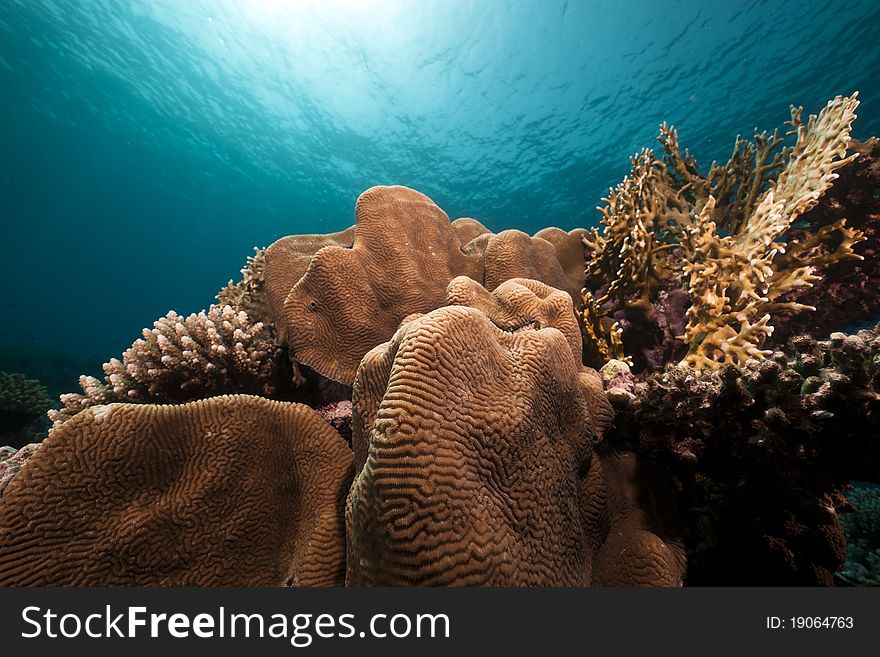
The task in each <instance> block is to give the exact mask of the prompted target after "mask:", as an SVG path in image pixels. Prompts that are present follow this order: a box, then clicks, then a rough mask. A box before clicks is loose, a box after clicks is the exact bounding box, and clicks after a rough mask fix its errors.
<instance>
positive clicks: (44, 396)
mask: <svg viewBox="0 0 880 657" xmlns="http://www.w3.org/2000/svg"><path fill="white" fill-rule="evenodd" d="M51 406H52V401H51V400H50V399H49V395H48V392H47V391H46V388H45V387H43V385H42V384H41V383H40V382H39V381H36V380H34V379H28V378H26V377H25V376H23V375H21V374H10V373H7V372H0V444H11V445H12V446H14V447H21V446H23V445H24V444H26V443H28V442H30V441H31V440H33V438H34V436H35V435H36V434H37V433H39V430H38V429H34V430H30V427H32V426H33V425H34V424H35V423H36V422H38V421H39V419H40V418H42V417H43V416H45V414H46V412H47V411H48V410H49V409H50V408H51Z"/></svg>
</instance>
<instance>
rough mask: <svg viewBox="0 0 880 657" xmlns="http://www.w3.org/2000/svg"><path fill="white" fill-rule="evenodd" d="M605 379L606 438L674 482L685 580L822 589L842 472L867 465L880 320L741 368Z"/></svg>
mask: <svg viewBox="0 0 880 657" xmlns="http://www.w3.org/2000/svg"><path fill="white" fill-rule="evenodd" d="M620 369H621V368H620V366H619V364H618V365H617V366H616V369H615V370H614V371H611V370H608V371H606V370H605V369H603V374H607V375H608V377H607V378H608V380H609V386H613V387H615V388H616V390H613V391H612V390H609V396H610V397H611V398H612V402H613V403H614V404H615V407H616V408H617V409H618V413H617V416H616V419H615V423H614V427H613V428H612V429H611V430H610V431H609V433H608V435H607V441H608V442H609V444H611V445H612V446H613V447H614V448H615V449H618V450H633V451H634V452H636V453H637V454H638V455H639V456H640V457H641V458H642V460H643V461H644V462H647V463H650V464H651V465H652V467H653V470H654V472H656V473H659V474H660V475H661V476H662V477H663V478H664V479H665V480H666V482H667V484H668V485H670V486H672V487H673V489H675V490H676V491H677V495H676V496H677V499H678V503H677V505H678V507H679V514H680V517H681V518H682V522H683V525H684V531H683V538H684V542H685V546H686V549H687V555H688V569H687V584H688V585H715V586H717V585H762V586H766V585H812V586H815V585H824V586H830V585H833V573H834V572H835V571H836V570H838V569H840V568H841V567H842V566H843V563H844V559H845V556H846V539H845V537H844V533H843V530H842V528H841V523H840V520H839V516H838V514H839V513H843V512H845V511H848V510H851V507H850V506H849V504H848V503H847V502H846V500H845V499H844V495H843V493H844V492H845V491H846V490H847V489H848V487H849V486H850V482H851V481H852V480H861V481H877V478H878V473H880V454H878V451H877V449H876V446H877V441H878V440H880V327H876V328H874V329H871V330H867V331H861V332H859V333H858V334H856V335H850V336H846V335H843V334H833V335H832V336H831V337H830V338H829V339H828V340H826V341H821V342H817V341H815V340H813V339H812V338H809V337H804V336H801V337H798V338H795V339H793V340H792V341H791V345H790V346H789V347H788V348H787V349H786V352H785V353H782V352H776V353H774V354H772V355H771V356H770V357H768V358H767V359H764V360H761V361H749V362H748V363H747V364H746V366H745V367H744V368H742V369H739V368H735V367H733V366H728V367H726V368H724V369H722V370H721V371H702V372H695V371H692V370H688V369H685V368H681V367H674V366H670V367H669V368H667V370H666V371H665V372H663V373H655V374H652V375H650V376H648V377H647V378H646V380H645V381H644V382H641V383H635V384H634V383H633V382H632V380H630V381H629V384H626V383H621V376H619V370H620Z"/></svg>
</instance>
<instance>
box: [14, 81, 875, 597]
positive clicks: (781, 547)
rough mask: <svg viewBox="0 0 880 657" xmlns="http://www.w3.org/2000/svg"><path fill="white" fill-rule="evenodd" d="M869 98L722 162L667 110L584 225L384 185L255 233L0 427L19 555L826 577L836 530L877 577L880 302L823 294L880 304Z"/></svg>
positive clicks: (469, 571) (407, 570)
mask: <svg viewBox="0 0 880 657" xmlns="http://www.w3.org/2000/svg"><path fill="white" fill-rule="evenodd" d="M856 105H857V102H856V98H855V96H852V97H849V98H844V97H838V98H835V99H834V100H832V101H831V102H829V103H828V105H827V106H826V107H825V109H823V110H822V112H820V113H819V114H818V115H817V116H811V117H810V118H809V120H808V121H807V122H806V123H805V122H804V121H802V119H801V111H800V110H799V109H794V108H793V109H792V115H791V117H792V118H791V121H790V122H789V126H790V128H791V130H790V131H789V132H787V133H785V134H781V133H780V132H779V131H775V132H774V133H773V134H767V133H757V131H756V134H755V137H754V141H747V140H744V139H741V138H737V140H736V143H735V145H734V149H733V154H732V155H731V158H730V160H729V161H728V162H727V163H724V164H721V165H719V164H717V163H713V164H712V166H711V167H710V168H709V171H708V173H707V174H706V175H703V174H701V173H700V171H699V168H698V166H697V163H696V161H695V160H694V158H693V157H692V156H691V155H690V153H688V152H687V151H684V152H682V151H681V149H680V147H679V145H678V135H677V133H676V131H675V130H674V129H673V128H671V127H669V126H667V125H665V124H664V125H663V126H661V135H660V142H661V144H662V146H663V150H664V153H665V155H663V156H662V159H661V158H660V157H657V156H655V155H654V153H652V152H651V151H649V150H644V151H642V152H640V153H639V154H638V155H636V156H635V157H633V158H632V165H633V172H632V174H631V175H630V176H627V177H626V178H625V179H624V180H623V181H622V182H621V183H620V185H618V186H617V187H616V188H615V189H613V190H611V192H610V194H609V196H608V198H607V199H605V206H604V207H603V208H600V210H601V214H602V219H601V221H602V226H601V228H600V229H594V230H592V231H584V230H574V231H571V232H565V231H562V230H560V229H558V228H546V229H544V230H541V231H539V232H538V233H536V234H535V235H533V236H529V235H527V234H526V233H523V232H521V231H516V230H506V231H502V232H499V233H497V234H496V233H493V232H491V231H489V230H488V229H487V228H486V227H485V226H483V225H482V224H481V223H480V222H478V221H476V220H474V219H471V218H460V219H457V220H455V221H452V222H450V220H449V218H448V216H447V215H446V214H445V213H444V212H443V211H442V210H441V209H440V208H439V207H437V206H436V205H435V204H434V203H433V202H432V201H431V199H429V198H428V197H427V196H424V195H422V194H420V193H418V192H416V191H414V190H411V189H408V188H405V187H374V188H371V189H369V190H367V191H366V192H364V193H363V194H362V195H361V196H360V197H359V199H358V201H357V204H356V207H355V222H356V223H355V225H354V226H352V227H350V228H349V229H347V230H345V231H342V232H339V233H334V234H329V235H299V236H296V235H294V236H289V237H285V238H282V239H280V240H278V241H277V242H275V243H274V244H273V245H271V246H270V247H268V248H267V249H265V250H261V249H256V250H255V254H254V255H253V256H251V257H250V258H248V262H247V264H246V266H245V267H244V268H243V269H242V278H241V280H240V281H238V282H237V283H233V282H232V281H230V282H229V283H228V284H227V285H226V287H224V288H223V289H222V290H220V292H219V293H218V294H217V299H218V302H219V304H220V305H215V306H211V307H209V308H208V309H207V310H205V311H202V312H200V313H198V314H193V315H190V316H188V317H181V316H178V315H177V314H176V313H174V312H170V313H168V315H166V316H165V317H163V318H160V319H159V320H157V321H156V322H155V323H154V327H153V328H152V329H146V330H144V334H143V338H142V339H139V340H137V341H136V342H135V343H134V344H133V345H132V346H131V348H130V349H128V350H127V351H126V352H125V353H124V354H123V355H122V357H121V358H120V359H112V360H110V361H109V362H108V363H106V364H105V365H104V367H103V370H104V376H103V378H101V379H99V378H96V377H89V376H83V377H81V379H80V382H81V386H82V388H83V393H82V394H68V395H63V396H62V398H61V401H62V403H63V407H62V408H61V409H60V410H51V411H49V417H50V418H51V419H52V421H53V429H52V431H51V433H50V435H49V437H48V438H47V439H46V441H45V442H44V443H43V444H42V445H36V444H33V445H27V446H26V447H23V448H22V449H20V450H18V451H15V450H14V449H11V448H2V449H0V584H37V583H41V584H100V585H108V584H150V585H158V584H162V585H167V584H171V585H181V584H184V585H185V584H224V585H281V584H288V585H310V584H318V585H338V584H342V583H343V582H345V583H348V584H351V585H361V584H382V585H388V584H393V585H401V584H445V585H468V584H490V585H544V586H547V585H588V584H593V585H597V584H598V585H634V584H635V585H657V586H660V585H662V586H676V585H681V584H683V583H687V584H691V585H694V584H695V585H700V584H713V585H718V584H737V585H741V584H760V585H767V584H789V585H791V584H813V585H815V584H821V585H831V584H833V583H834V578H835V572H836V571H838V570H840V569H841V568H842V567H844V563H845V560H846V557H847V551H846V535H845V533H844V528H846V529H847V531H848V532H849V535H850V538H851V546H850V550H849V555H848V556H849V562H848V564H847V566H846V568H845V569H844V570H843V571H842V573H841V574H840V575H839V576H838V581H839V582H841V583H847V584H865V583H872V582H873V580H872V571H871V569H872V568H875V567H876V564H875V562H876V540H875V539H876V529H874V525H875V524H876V523H875V519H876V518H875V516H876V514H875V513H873V511H872V509H873V506H872V504H873V502H872V501H871V500H872V498H870V497H869V496H868V497H866V498H865V499H862V498H858V499H857V498H856V496H855V495H856V494H855V493H852V492H851V493H850V494H849V498H850V499H848V497H847V496H846V495H845V493H846V492H847V491H848V490H849V489H850V488H851V484H850V482H851V481H852V480H862V481H876V479H877V473H878V472H880V453H878V451H877V444H878V438H880V432H878V427H880V327H875V328H873V329H870V330H866V331H862V332H859V333H858V334H856V335H845V334H843V333H832V334H831V336H830V338H829V339H827V340H824V341H816V340H815V339H813V338H811V337H808V336H806V335H803V334H804V333H812V334H814V335H816V333H815V331H814V330H813V329H812V328H811V327H810V326H809V323H808V322H807V320H806V319H805V317H806V316H807V314H806V313H803V312H801V311H803V310H806V309H808V308H816V310H815V312H814V313H813V314H812V317H814V318H815V320H816V324H817V326H820V327H823V328H825V327H827V328H829V329H831V330H839V329H842V328H843V327H846V326H849V325H852V324H854V323H856V322H859V321H864V320H865V319H866V317H868V316H870V315H871V314H874V313H877V314H880V283H878V281H880V270H878V267H880V260H878V258H877V257H876V254H877V251H878V248H880V247H878V241H877V240H878V230H877V226H878V223H877V218H878V216H880V205H878V196H877V183H878V181H880V166H878V163H880V152H878V149H877V144H876V142H874V141H872V142H869V143H866V144H857V143H853V142H851V141H850V139H849V131H850V127H851V124H852V121H853V119H854V118H855V109H856ZM847 149H849V150H851V151H854V152H855V154H853V155H849V156H847ZM856 154H857V157H856ZM585 247H586V270H585V273H586V279H584V263H585V261H584V248H585ZM875 321H876V320H875ZM674 362H678V363H679V364H678V365H673V364H672V363H674ZM588 366H595V367H596V368H600V367H601V370H600V371H599V372H597V371H596V370H594V369H592V367H588ZM664 368H665V369H664ZM4 377H5V378H4ZM11 381H12V379H11V378H9V377H8V375H0V393H2V394H6V393H5V389H6V388H5V387H8V385H7V384H9V383H10V382H11ZM15 383H16V384H17V385H18V384H23V383H26V382H24V380H23V379H21V377H19V379H17V380H16V381H15ZM30 383H33V382H30ZM10 385H11V384H10ZM27 387H28V386H27V385H24V388H27ZM29 390H30V392H28V393H27V394H25V393H22V392H20V393H16V394H18V395H19V396H18V397H14V399H16V400H19V401H20V400H24V399H30V396H29V395H30V393H34V395H33V397H34V399H36V398H37V397H39V395H38V394H36V393H37V392H39V390H37V389H36V388H34V387H33V386H31V388H30V389H29ZM230 393H236V394H232V395H231V396H230ZM239 393H244V394H239ZM41 394H42V396H43V397H44V398H45V391H42V393H41ZM218 395H220V396H218ZM266 397H269V398H272V399H274V400H275V401H270V400H269V399H266ZM0 399H3V397H0ZM10 399H13V397H10ZM195 400H200V401H195ZM279 400H280V401H279ZM19 401H15V402H9V404H8V405H10V406H16V404H17V405H18V406H17V407H20V408H24V407H26V406H27V407H28V408H30V410H31V411H33V409H35V408H38V407H39V409H40V410H39V412H40V413H42V412H43V411H45V410H46V407H47V406H48V400H47V399H43V401H41V402H39V403H36V402H34V404H32V405H30V406H29V405H28V404H27V403H24V402H21V403H19ZM293 401H296V402H305V403H306V404H308V406H306V405H304V404H302V403H291V402H293ZM41 404H42V405H41ZM166 404H170V405H166ZM30 440H32V438H28V439H27V440H24V439H23V440H22V443H23V442H29V441H30ZM346 443H347V444H346ZM866 495H867V494H866ZM854 505H855V506H858V507H861V508H862V510H861V511H860V512H859V513H858V514H853V513H848V512H849V511H852V510H853V509H854V508H855V506H854ZM872 523H874V524H872ZM871 532H873V534H871ZM872 537H873V538H872ZM872 541H873V542H872Z"/></svg>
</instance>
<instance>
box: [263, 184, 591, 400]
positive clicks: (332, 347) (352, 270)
mask: <svg viewBox="0 0 880 657" xmlns="http://www.w3.org/2000/svg"><path fill="white" fill-rule="evenodd" d="M355 222H356V224H355V226H354V228H353V229H349V230H347V231H344V232H342V233H336V234H335V235H327V236H320V235H307V236H291V237H286V238H283V239H282V240H279V241H278V242H276V243H275V244H273V245H272V246H270V247H269V249H268V250H267V252H266V271H265V275H266V289H267V291H268V293H269V296H270V305H271V306H272V308H273V312H274V314H275V320H276V321H275V324H276V326H277V330H278V334H279V336H281V337H283V338H286V340H287V343H288V345H289V347H290V350H291V356H292V357H293V358H295V359H296V360H297V361H298V362H301V363H303V364H305V365H308V366H309V367H312V368H313V369H315V370H316V371H317V372H319V373H320V374H322V375H323V376H326V377H328V378H331V379H333V380H335V381H339V382H342V383H345V384H347V385H350V384H351V383H352V381H353V380H354V377H355V373H356V371H357V366H358V363H359V362H360V360H361V358H362V357H363V356H364V354H366V353H367V351H369V350H370V349H372V348H373V347H375V346H376V345H377V344H380V343H382V342H385V341H386V340H388V339H389V338H391V336H392V335H393V334H394V331H395V330H396V329H397V327H398V325H399V324H400V322H401V320H403V319H404V318H405V317H406V316H408V315H410V314H412V313H420V312H428V311H431V310H433V309H435V308H437V307H438V306H440V305H442V303H443V299H444V294H445V290H446V286H447V284H448V283H449V281H450V280H452V279H453V278H454V277H456V276H462V275H463V276H468V277H470V278H472V279H474V280H476V281H478V282H480V283H483V284H485V285H486V286H487V287H489V288H490V289H491V288H494V287H496V286H497V285H498V284H499V283H501V282H502V281H504V280H506V279H508V278H512V277H517V276H522V277H529V278H536V279H539V280H542V281H544V282H546V283H548V284H551V285H554V286H556V287H560V288H561V289H564V290H565V291H567V292H569V293H570V294H572V295H576V294H578V292H579V290H580V288H581V285H582V272H581V265H580V263H578V261H577V258H576V257H574V253H575V251H576V250H578V249H580V246H579V245H580V238H581V233H583V232H584V231H577V230H576V231H572V233H565V232H564V231H561V230H558V229H545V231H542V232H541V233H540V234H539V235H537V236H535V237H529V236H528V235H526V234H525V233H521V232H519V231H504V232H502V233H499V234H497V235H495V234H492V233H490V232H489V231H488V230H487V229H486V228H485V227H484V226H483V225H482V224H480V223H479V222H478V221H475V220H473V219H467V218H466V219H458V220H456V221H455V222H451V223H450V221H449V217H448V216H447V215H446V213H445V212H443V211H442V210H441V209H440V208H439V207H437V206H436V205H435V204H434V202H433V201H431V199H429V198H428V197H427V196H425V195H424V194H420V193H419V192H416V191H414V190H412V189H408V188H406V187H373V188H371V189H368V190H367V191H366V192H364V193H363V194H361V196H360V198H358V200H357V204H356V206H355Z"/></svg>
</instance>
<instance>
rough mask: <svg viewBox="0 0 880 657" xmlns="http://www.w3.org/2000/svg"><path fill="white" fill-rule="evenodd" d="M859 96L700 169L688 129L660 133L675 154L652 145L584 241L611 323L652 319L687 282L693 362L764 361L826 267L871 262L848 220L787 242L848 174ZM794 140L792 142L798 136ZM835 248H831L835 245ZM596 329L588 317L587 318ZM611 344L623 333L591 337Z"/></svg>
mask: <svg viewBox="0 0 880 657" xmlns="http://www.w3.org/2000/svg"><path fill="white" fill-rule="evenodd" d="M856 96H857V94H853V95H852V96H849V97H843V96H838V97H836V98H834V99H832V100H831V101H829V102H828V104H827V105H826V106H825V108H824V109H823V110H822V111H821V112H820V113H819V114H818V115H813V116H810V117H809V120H808V122H807V123H806V124H804V123H803V121H802V118H801V117H802V109H801V108H795V107H792V108H791V120H790V121H789V122H788V123H787V125H788V126H789V127H790V131H789V132H787V133H786V134H784V135H780V133H779V131H778V130H776V131H774V132H773V134H772V135H768V134H767V133H766V132H762V133H758V132H757V130H756V131H755V138H754V143H752V142H748V141H746V140H744V139H742V138H741V137H737V139H736V143H735V144H734V148H733V153H732V154H731V157H730V159H729V160H728V162H727V163H726V164H723V165H718V164H717V163H713V164H712V166H711V168H710V170H709V173H708V175H705V176H704V175H702V174H700V172H699V170H698V168H697V163H696V160H695V159H694V157H693V156H692V155H691V154H690V153H689V152H688V151H685V152H684V153H682V152H681V149H680V147H679V144H678V134H677V132H676V130H675V129H674V128H673V127H671V126H668V125H666V124H663V125H662V126H661V128H660V137H659V138H658V139H659V141H660V143H661V145H662V147H663V150H664V151H665V158H664V159H663V160H661V159H659V158H657V157H656V156H655V155H654V153H653V152H652V151H650V150H647V149H646V150H643V151H642V152H641V153H640V154H639V155H638V156H636V157H633V158H632V165H633V172H632V174H631V176H628V177H627V178H625V179H624V180H623V182H621V183H620V184H619V185H618V186H617V187H616V188H615V189H613V190H611V194H610V195H609V197H608V198H606V199H604V201H605V204H606V205H605V207H602V208H599V210H600V212H601V213H602V231H601V232H599V231H598V230H596V229H594V230H593V232H592V233H591V234H590V235H589V236H587V237H586V238H584V245H585V248H586V278H587V284H588V286H589V285H590V283H591V281H592V283H593V285H594V286H595V285H596V281H600V282H601V281H603V280H604V281H610V283H609V284H608V285H607V286H605V287H603V288H601V289H604V290H605V291H604V294H602V296H600V297H599V298H598V299H597V300H596V301H595V309H594V310H595V312H596V313H597V318H595V319H594V320H593V324H594V325H598V322H599V319H598V317H601V316H609V317H610V316H611V315H612V314H613V313H615V312H618V311H620V310H628V311H632V310H640V311H642V312H644V313H645V314H650V313H651V308H652V304H651V301H652V298H653V294H654V293H655V291H656V290H657V289H658V287H659V286H660V284H661V283H662V282H663V281H664V280H669V279H677V280H678V281H679V282H680V283H681V285H682V286H683V287H684V288H685V289H686V290H687V292H688V295H689V297H690V307H689V309H688V311H687V317H686V319H687V325H686V327H685V331H684V335H683V336H680V337H681V338H682V339H683V340H684V341H685V343H686V344H687V345H688V352H687V355H686V356H685V357H684V360H683V361H682V365H685V366H690V367H696V368H700V369H703V368H710V369H718V368H721V367H723V366H724V365H725V364H729V363H732V364H734V365H742V364H743V363H744V362H745V361H746V360H748V359H750V358H763V357H765V356H766V355H767V353H768V352H767V351H766V350H763V349H762V348H761V346H762V344H763V343H764V341H765V340H766V338H767V336H769V335H770V334H771V333H772V332H773V326H772V324H771V323H770V320H771V317H772V315H773V314H774V313H776V312H779V311H781V310H789V311H790V310H795V311H798V310H812V309H813V308H812V306H807V305H804V304H799V303H797V302H796V301H794V300H791V299H789V298H786V295H787V293H789V292H791V291H792V290H795V289H797V288H801V287H810V286H812V285H813V283H815V282H816V281H818V280H820V278H821V277H820V276H819V270H821V269H822V268H824V267H827V266H828V265H830V264H832V263H835V262H839V261H840V260H844V259H850V258H861V256H859V255H857V254H855V253H854V252H853V248H852V247H853V246H854V245H855V244H857V243H858V242H859V241H861V240H862V239H863V236H862V234H861V233H860V231H858V230H854V229H850V228H847V226H846V222H845V220H843V219H842V220H839V221H837V222H835V223H833V224H831V225H828V226H825V227H823V228H821V229H819V230H818V231H817V232H814V233H811V234H808V236H806V237H801V238H799V239H794V240H789V241H788V243H787V242H786V241H784V240H785V236H786V233H787V231H788V230H789V228H790V227H791V226H792V223H793V222H794V221H795V220H796V219H797V218H798V217H799V216H800V215H802V214H803V213H805V212H807V211H808V210H810V209H812V208H813V207H814V206H815V205H816V204H817V202H818V200H819V199H820V198H821V196H822V195H823V194H824V193H825V191H826V190H827V189H828V188H829V187H830V185H831V183H832V182H833V181H834V179H835V178H837V173H835V172H836V170H837V169H838V168H840V167H841V166H843V165H845V164H846V163H847V162H849V161H851V160H852V159H853V158H855V157H857V154H853V155H850V156H847V154H846V152H847V146H848V144H849V141H850V130H851V126H852V123H853V121H854V120H855V118H856V114H855V110H856V108H857V106H858V100H857V98H856ZM790 138H794V144H792V145H786V140H788V141H791V140H790ZM828 243H836V244H837V246H836V248H834V249H824V250H822V251H820V250H819V249H818V248H817V247H819V246H820V245H823V244H828ZM585 325H586V322H585ZM585 337H586V338H587V340H588V341H589V340H591V339H592V340H596V341H598V342H604V344H602V345H601V346H597V347H596V348H597V350H598V351H599V352H600V353H602V354H603V355H604V354H605V353H612V351H613V350H612V349H611V337H610V336H606V335H601V334H597V335H596V336H594V337H591V336H589V335H588V332H587V331H586V330H585Z"/></svg>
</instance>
